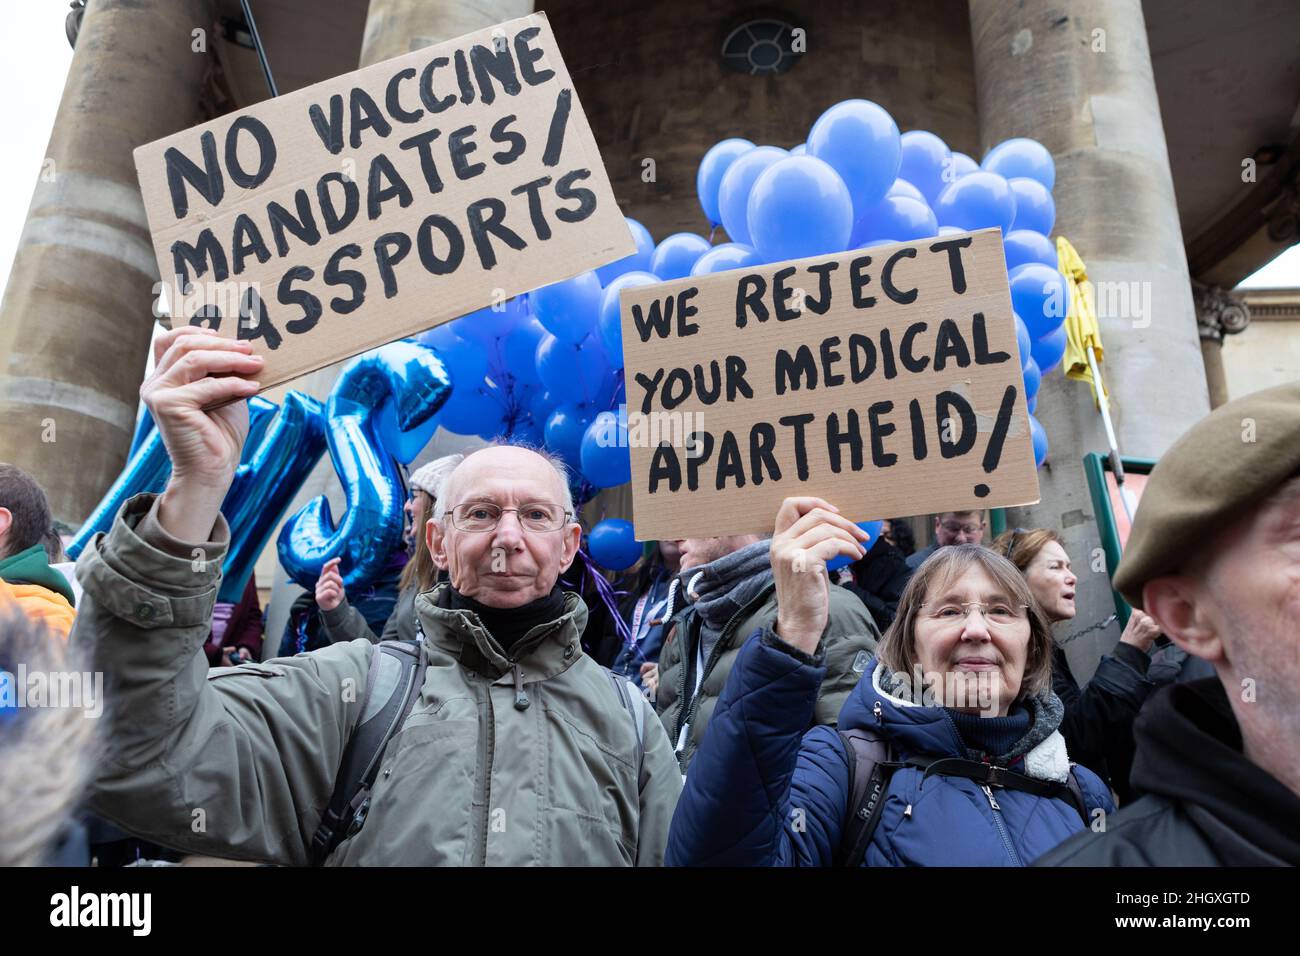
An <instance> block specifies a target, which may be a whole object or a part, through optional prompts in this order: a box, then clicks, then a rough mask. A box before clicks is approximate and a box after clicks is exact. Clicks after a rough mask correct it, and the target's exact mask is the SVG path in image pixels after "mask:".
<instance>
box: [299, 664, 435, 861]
mask: <svg viewBox="0 0 1300 956" xmlns="http://www.w3.org/2000/svg"><path fill="white" fill-rule="evenodd" d="M428 665H429V658H428V654H427V653H426V650H425V646H424V642H423V641H418V642H411V641H383V642H381V643H379V644H376V645H375V649H374V652H373V653H372V654H371V655H370V669H369V671H368V672H367V674H366V690H365V694H364V695H363V696H362V698H361V717H360V719H359V720H358V721H357V724H356V726H355V727H354V728H353V729H352V736H351V737H350V738H348V743H347V746H346V747H344V749H343V759H342V760H341V761H340V762H339V769H338V773H337V775H336V776H335V778H334V793H333V794H332V795H331V796H330V802H329V806H328V807H327V808H326V810H325V814H324V815H323V816H322V817H321V822H320V825H319V826H318V827H317V828H316V833H315V835H314V836H313V837H312V841H311V861H312V865H314V866H319V865H320V864H322V863H324V862H325V859H326V858H327V857H328V856H329V855H330V854H331V853H333V852H334V850H335V848H336V847H338V845H339V844H340V843H342V842H343V839H344V837H345V836H346V835H347V831H348V828H349V826H350V825H351V824H352V823H353V822H354V820H355V821H356V822H357V823H358V824H360V823H361V822H362V821H364V819H365V814H364V810H365V806H366V804H367V802H368V800H369V797H370V788H371V787H372V786H374V782H375V775H376V774H377V773H378V772H379V762H380V758H381V757H383V755H384V750H385V749H386V748H387V746H388V742H389V740H391V739H392V738H393V735H394V734H395V733H397V731H398V730H399V729H400V728H401V726H402V724H403V723H405V721H406V717H407V715H408V714H410V712H411V708H412V707H413V706H414V705H415V700H416V698H417V697H418V696H419V694H420V688H421V687H422V686H423V685H424V672H425V669H426V668H427V667H428Z"/></svg>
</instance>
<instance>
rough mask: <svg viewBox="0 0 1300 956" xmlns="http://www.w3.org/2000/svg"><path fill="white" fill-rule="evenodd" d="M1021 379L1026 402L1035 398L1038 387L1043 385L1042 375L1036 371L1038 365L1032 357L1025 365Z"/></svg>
mask: <svg viewBox="0 0 1300 956" xmlns="http://www.w3.org/2000/svg"><path fill="white" fill-rule="evenodd" d="M1021 377H1022V378H1023V379H1024V382H1025V399H1026V400H1028V399H1031V398H1033V397H1034V396H1036V395H1037V394H1038V388H1039V386H1040V385H1042V383H1043V373H1042V372H1040V371H1039V370H1038V363H1037V362H1035V361H1034V360H1033V357H1032V356H1031V357H1030V359H1029V361H1028V362H1027V363H1025V367H1024V369H1023V371H1022V372H1021Z"/></svg>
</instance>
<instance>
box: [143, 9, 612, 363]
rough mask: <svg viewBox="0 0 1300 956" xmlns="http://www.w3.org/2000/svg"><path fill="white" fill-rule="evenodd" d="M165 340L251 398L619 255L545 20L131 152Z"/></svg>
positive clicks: (602, 181) (591, 153)
mask: <svg viewBox="0 0 1300 956" xmlns="http://www.w3.org/2000/svg"><path fill="white" fill-rule="evenodd" d="M135 161H136V168H137V170H138V172H139V175H140V188H141V192H142V193H143V195H144V201H145V209H146V212H147V213H148V217H149V228H150V231H151V232H152V234H153V242H154V250H155V253H156V254H157V257H158V268H159V271H160V274H161V275H162V277H163V283H164V288H166V289H167V290H168V298H169V303H170V306H171V312H172V315H173V323H177V324H178V323H181V322H188V323H190V324H202V325H206V326H209V327H211V328H214V329H216V330H217V331H218V332H219V333H220V334H222V335H226V336H230V337H232V338H233V337H238V338H241V339H247V340H250V341H252V342H253V343H254V347H255V349H256V350H257V352H258V354H260V355H262V356H263V357H264V358H265V359H266V371H265V374H264V375H263V376H262V378H261V384H262V385H263V387H264V388H269V387H270V386H273V385H276V384H279V383H281V382H285V381H287V380H289V379H292V378H295V377H296V376H298V375H301V374H303V373H304V372H309V371H311V370H313V369H316V368H320V367H321V366H324V365H328V364H329V363H331V362H335V361H338V360H340V359H343V358H346V357H347V356H350V355H355V354H356V353H358V352H361V351H364V350H365V349H368V348H372V347H374V346H377V345H382V344H383V343H385V342H391V341H393V340H394V339H397V338H400V337H402V336H405V335H410V334H413V333H416V332H420V331H423V330H425V329H429V328H432V327H433V326H435V325H438V324H440V323H442V322H445V321H448V320H450V319H454V318H456V317H458V316H461V315H465V314H467V313H469V312H472V311H474V310H476V309H479V308H482V307H485V306H489V305H494V304H497V303H501V302H504V301H505V299H507V298H508V297H510V296H513V295H517V294H519V293H522V292H527V291H529V290H531V289H535V288H537V287H539V286H543V285H547V284H549V283H551V282H557V281H560V280H562V279H567V278H569V277H571V276H574V275H577V274H578V273H580V272H585V271H586V270H588V269H594V268H595V267H597V266H600V265H603V264H605V263H607V262H612V261H614V260H616V259H619V258H622V257H623V256H626V255H630V254H631V253H633V252H634V251H635V245H634V243H633V241H632V236H631V233H630V231H629V230H628V227H627V224H626V221H625V220H624V218H623V216H622V215H621V214H620V213H619V210H618V207H617V205H616V204H615V201H614V194H613V192H612V190H611V189H610V185H609V180H608V178H607V176H606V175H605V169H604V166H603V165H602V163H601V159H600V154H599V153H598V152H597V149H596V142H595V139H594V138H593V137H592V134H591V129H590V127H589V126H588V125H587V119H586V117H585V116H584V115H583V112H582V107H581V106H580V105H579V103H578V98H577V96H576V94H575V93H574V90H573V83H572V81H571V80H570V78H569V73H568V71H567V70H566V69H565V66H564V61H563V59H561V57H560V51H559V49H558V47H557V46H556V43H555V38H554V36H553V35H552V34H551V29H550V25H549V24H548V22H547V19H546V16H545V15H544V14H540V13H539V14H534V15H532V16H528V17H523V18H521V19H518V20H511V21H509V22H506V23H503V24H500V25H498V26H496V27H493V28H490V29H486V30H480V31H478V32H476V33H471V34H468V35H466V36H463V37H460V38H459V39H456V40H452V41H450V42H448V43H443V44H439V45H437V46H432V47H427V48H425V49H422V50H418V51H416V52H414V53H410V54H407V55H405V56H400V57H396V58H394V59H391V60H387V61H385V62H383V63H378V64H376V65H374V66H371V67H367V68H366V69H364V70H359V71H357V72H355V73H351V74H348V75H346V76H340V77H336V78H335V79H332V80H328V81H326V82H323V83H318V84H316V85H315V86H310V87H307V88H305V89H302V90H298V91H296V92H294V93H290V94H287V95H285V96H281V97H278V98H276V99H273V100H270V101H268V102H265V103H261V104H258V105H257V106H253V107H250V108H248V109H245V110H241V111H240V112H238V113H231V114H229V115H227V116H223V117H221V118H220V119H216V120H213V121H212V122H210V123H205V124H203V125H201V126H196V127H194V128H193V129H190V130H186V131H185V132H183V133H178V134H176V135H175V136H171V137H168V138H167V139H163V140H159V141H158V142H155V143H150V144H148V145H147V146H142V147H140V148H139V149H137V150H136V151H135Z"/></svg>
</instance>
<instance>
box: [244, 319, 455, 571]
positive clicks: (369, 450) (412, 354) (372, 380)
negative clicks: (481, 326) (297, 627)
mask: <svg viewBox="0 0 1300 956" xmlns="http://www.w3.org/2000/svg"><path fill="white" fill-rule="evenodd" d="M420 353H422V356H421V355H420ZM435 361H436V360H435V359H434V353H433V352H432V351H431V350H428V349H423V348H421V347H420V346H418V345H416V344H415V343H411V342H394V343H392V344H391V345H385V346H383V347H382V348H378V349H374V350H372V351H370V352H365V353H363V354H361V355H359V356H357V357H356V358H354V359H352V360H351V361H350V362H349V363H348V364H347V365H346V366H344V368H343V370H342V371H341V372H340V373H339V377H338V379H337V380H336V381H335V383H334V388H333V391H332V392H331V393H330V397H329V402H328V404H327V405H326V418H327V419H328V421H327V426H326V438H327V440H328V442H329V451H330V460H331V461H332V462H333V464H334V470H335V472H336V474H337V475H338V478H339V483H340V484H341V485H342V486H343V491H344V494H345V496H346V499H347V503H346V507H345V509H344V511H343V515H342V518H341V520H340V521H339V522H338V523H337V524H335V522H334V520H333V517H332V515H331V514H330V506H329V502H328V500H327V499H326V498H325V496H324V495H321V496H319V497H317V498H315V499H313V500H312V501H310V502H309V503H308V504H307V505H306V506H305V507H303V508H302V509H300V510H299V511H298V513H297V514H295V515H294V516H293V517H292V518H290V519H289V520H288V521H287V522H286V523H285V525H284V527H283V528H282V529H281V531H280V536H279V538H278V540H277V542H276V551H277V553H278V554H279V557H280V563H281V565H283V566H284V569H285V570H286V571H287V572H288V573H289V576H290V577H291V578H292V579H293V580H294V581H296V582H297V583H298V584H299V585H301V586H302V587H304V588H306V589H308V590H311V589H312V588H314V587H315V584H316V579H317V578H318V577H319V576H320V572H321V568H322V567H323V566H324V564H325V562H326V561H329V560H331V559H332V558H341V559H342V563H341V565H340V567H339V572H340V573H341V574H342V576H343V587H344V588H345V589H347V590H352V589H354V588H357V587H364V586H365V585H367V584H369V583H370V582H371V581H372V580H374V578H375V577H376V576H377V575H378V574H379V572H380V571H382V570H383V569H384V567H385V566H386V565H387V564H388V562H389V560H390V558H391V557H392V554H393V552H394V551H395V550H396V549H397V548H398V547H399V546H400V544H401V541H402V526H403V522H404V514H403V510H402V509H403V505H404V504H405V503H406V494H405V490H404V486H403V482H402V478H401V474H400V473H399V471H398V465H397V461H396V459H395V458H394V457H393V456H392V455H391V454H389V453H388V452H387V451H385V450H384V449H383V448H382V446H381V445H380V443H379V439H378V436H377V435H376V433H375V424H376V419H377V416H378V411H379V406H380V405H381V404H382V403H383V401H384V400H385V399H386V398H388V397H389V396H390V395H392V396H395V398H396V402H397V421H398V423H399V424H400V425H401V426H402V427H403V428H404V429H406V430H409V429H410V428H414V427H417V426H419V425H421V424H423V423H424V422H425V421H426V420H427V419H428V417H430V416H431V415H434V414H437V413H438V411H439V409H438V403H437V401H436V400H435V399H437V398H440V397H442V396H443V395H445V380H443V383H442V384H443V385H444V389H443V390H441V391H440V390H439V389H438V388H437V380H438V378H439V376H438V375H437V374H435V373H436V372H437V371H438V369H437V368H436V366H435V364H434V363H435ZM412 362H414V363H415V364H416V365H417V366H419V365H420V364H421V362H424V363H425V366H424V369H423V371H414V372H413V371H412V368H411V366H410V363H412ZM406 390H409V394H405V393H404V392H405V391H406ZM442 408H443V410H444V411H445V409H446V406H445V405H444V406H442ZM259 505H260V502H259Z"/></svg>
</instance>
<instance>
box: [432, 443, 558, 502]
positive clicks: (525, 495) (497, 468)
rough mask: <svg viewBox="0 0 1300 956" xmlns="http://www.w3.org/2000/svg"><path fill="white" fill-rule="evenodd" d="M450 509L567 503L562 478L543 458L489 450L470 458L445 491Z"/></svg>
mask: <svg viewBox="0 0 1300 956" xmlns="http://www.w3.org/2000/svg"><path fill="white" fill-rule="evenodd" d="M444 495H445V496H446V499H447V506H448V507H449V508H450V507H455V506H456V505H458V504H461V503H462V502H465V501H491V502H494V503H496V504H501V505H510V504H515V503H518V502H524V501H545V502H550V503H551V504H557V505H563V504H564V488H563V486H562V485H561V483H560V476H559V474H557V473H556V471H555V469H554V468H552V467H551V464H550V462H548V461H547V460H546V459H545V458H543V457H542V456H541V455H538V454H536V453H534V452H531V451H528V450H527V449H524V448H488V449H484V450H483V451H480V452H475V453H474V454H472V455H470V456H469V457H467V458H466V459H465V460H464V461H463V462H462V463H461V464H460V465H459V466H457V468H456V470H455V471H453V472H452V473H451V477H450V478H449V479H448V482H447V487H446V488H445V489H444Z"/></svg>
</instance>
